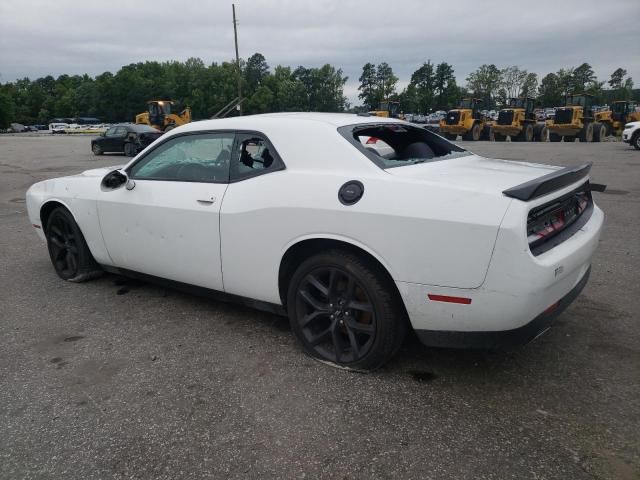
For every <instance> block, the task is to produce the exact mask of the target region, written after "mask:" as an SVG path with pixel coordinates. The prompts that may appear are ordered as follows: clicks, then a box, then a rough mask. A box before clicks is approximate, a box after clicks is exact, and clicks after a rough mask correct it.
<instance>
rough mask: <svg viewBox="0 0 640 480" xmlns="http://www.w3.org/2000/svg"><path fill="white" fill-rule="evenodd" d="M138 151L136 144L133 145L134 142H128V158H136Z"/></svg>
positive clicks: (126, 150) (126, 149)
mask: <svg viewBox="0 0 640 480" xmlns="http://www.w3.org/2000/svg"><path fill="white" fill-rule="evenodd" d="M137 150H138V149H137V148H136V146H135V144H133V143H132V142H127V143H125V144H124V154H125V155H126V156H127V157H135V156H136V153H137Z"/></svg>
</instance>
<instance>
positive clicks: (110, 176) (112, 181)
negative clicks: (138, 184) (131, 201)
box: [100, 170, 135, 190]
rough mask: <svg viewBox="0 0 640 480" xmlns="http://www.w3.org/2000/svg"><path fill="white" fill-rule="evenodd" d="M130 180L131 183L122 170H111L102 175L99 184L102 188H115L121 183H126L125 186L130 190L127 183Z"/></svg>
mask: <svg viewBox="0 0 640 480" xmlns="http://www.w3.org/2000/svg"><path fill="white" fill-rule="evenodd" d="M130 182H131V183H133V180H129V177H128V176H127V174H126V172H125V171H124V170H113V171H111V172H109V173H107V174H106V175H105V176H104V178H103V179H102V182H101V183H100V186H101V187H102V189H103V190H115V189H117V188H120V187H122V186H123V185H127V188H128V189H129V190H131V189H130V188H129V185H128V184H129V183H130ZM134 185H135V183H134Z"/></svg>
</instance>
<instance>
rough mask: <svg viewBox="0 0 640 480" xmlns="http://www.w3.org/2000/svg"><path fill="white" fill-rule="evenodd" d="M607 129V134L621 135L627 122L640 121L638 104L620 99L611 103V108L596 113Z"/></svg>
mask: <svg viewBox="0 0 640 480" xmlns="http://www.w3.org/2000/svg"><path fill="white" fill-rule="evenodd" d="M595 118H596V122H599V123H601V124H602V125H603V127H604V128H605V129H606V131H605V135H611V134H614V135H617V136H619V135H621V134H622V130H623V129H624V126H625V124H626V123H629V122H637V121H640V112H637V111H636V105H635V104H634V103H633V102H628V101H626V100H618V101H615V102H613V103H612V104H611V108H610V109H607V110H602V111H600V112H598V113H596V115H595Z"/></svg>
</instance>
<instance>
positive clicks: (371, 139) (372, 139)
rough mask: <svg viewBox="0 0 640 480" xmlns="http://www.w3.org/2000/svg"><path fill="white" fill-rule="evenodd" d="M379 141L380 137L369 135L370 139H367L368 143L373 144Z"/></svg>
mask: <svg viewBox="0 0 640 480" xmlns="http://www.w3.org/2000/svg"><path fill="white" fill-rule="evenodd" d="M377 141H378V139H377V138H376V137H369V140H367V145H373V144H374V143H376V142H377Z"/></svg>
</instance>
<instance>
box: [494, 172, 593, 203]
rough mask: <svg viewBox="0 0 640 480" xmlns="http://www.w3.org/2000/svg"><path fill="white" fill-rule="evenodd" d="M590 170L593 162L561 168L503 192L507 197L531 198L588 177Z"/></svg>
mask: <svg viewBox="0 0 640 480" xmlns="http://www.w3.org/2000/svg"><path fill="white" fill-rule="evenodd" d="M589 170H591V163H585V164H584V165H580V166H577V167H565V168H561V169H560V170H556V171H555V172H551V173H548V174H547V175H543V176H542V177H540V178H535V179H533V180H529V181H528V182H525V183H521V184H520V185H516V186H515V187H511V188H508V189H507V190H505V191H503V192H502V193H503V194H505V195H506V196H507V197H512V198H517V199H518V200H524V201H527V200H531V199H533V198H538V197H542V196H543V195H546V194H547V193H551V192H553V191H555V190H560V189H561V188H563V187H566V186H567V185H571V184H572V183H575V182H577V181H578V180H580V179H581V178H584V177H586V176H587V175H588V174H589Z"/></svg>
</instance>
